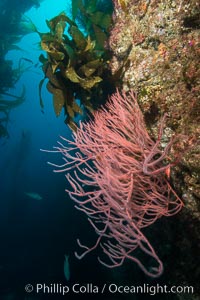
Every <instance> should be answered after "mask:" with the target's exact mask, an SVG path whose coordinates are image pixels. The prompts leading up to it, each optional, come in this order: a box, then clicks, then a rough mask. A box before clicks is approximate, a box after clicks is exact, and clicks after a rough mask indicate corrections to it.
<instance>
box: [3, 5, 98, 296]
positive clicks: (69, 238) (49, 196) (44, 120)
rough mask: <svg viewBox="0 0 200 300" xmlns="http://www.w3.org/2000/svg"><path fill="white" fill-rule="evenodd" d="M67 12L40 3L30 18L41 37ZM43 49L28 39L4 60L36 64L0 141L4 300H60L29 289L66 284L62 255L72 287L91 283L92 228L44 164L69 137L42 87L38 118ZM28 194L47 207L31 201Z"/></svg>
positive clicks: (24, 78) (36, 39)
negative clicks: (87, 253)
mask: <svg viewBox="0 0 200 300" xmlns="http://www.w3.org/2000/svg"><path fill="white" fill-rule="evenodd" d="M70 4H71V3H70V2H69V3H68V2H67V1H64V0H59V1H54V0H48V1H43V2H42V3H41V6H40V7H39V8H37V9H36V8H34V7H33V8H31V10H30V11H28V12H26V13H25V15H26V16H29V17H30V18H31V19H32V21H33V22H34V23H35V25H36V26H37V28H38V30H39V31H41V32H46V31H47V30H48V29H47V26H46V23H45V19H50V18H52V17H54V16H55V15H56V14H58V13H60V12H62V11H66V12H68V13H70ZM1 30H3V29H1ZM38 43H39V37H38V35H37V34H36V33H32V34H28V35H25V36H24V37H23V38H22V39H21V41H20V42H19V43H18V46H19V47H20V48H21V49H22V50H21V51H16V50H15V51H10V52H9V53H8V54H7V55H6V59H11V60H12V61H13V67H16V66H17V65H18V62H19V60H20V58H22V57H23V58H25V59H29V60H31V61H32V62H33V64H30V63H29V62H27V61H25V60H24V61H23V67H24V68H28V67H31V68H30V69H29V70H27V71H25V72H24V73H23V75H22V76H21V78H20V80H19V82H18V83H17V84H16V86H15V88H14V89H11V90H9V92H10V93H12V94H14V95H20V93H21V91H22V89H23V86H24V87H25V90H26V97H25V98H26V100H25V103H23V104H22V105H21V106H19V107H17V108H15V109H13V110H12V111H11V113H10V116H9V124H8V128H7V129H8V132H9V138H8V139H1V140H0V243H1V244H0V245H1V247H0V299H20V300H22V299H46V298H51V297H52V298H53V299H59V297H60V295H59V294H55V295H50V294H48V295H45V294H42V295H38V294H34V293H31V294H27V293H26V292H25V291H24V287H25V285H26V284H28V283H30V284H32V285H36V284H37V283H46V284H51V283H52V284H53V283H57V282H58V283H60V284H62V283H63V284H67V282H66V279H65V277H64V270H63V267H64V255H65V254H67V255H69V263H70V273H71V275H70V278H71V279H70V280H71V281H78V280H81V278H83V277H84V276H85V278H84V280H85V282H88V281H89V280H90V279H91V278H88V279H87V275H86V272H85V269H86V268H85V267H86V262H85V261H82V262H79V261H77V259H75V257H74V251H75V250H77V248H78V246H77V244H76V239H77V238H78V237H80V235H81V233H80V228H84V226H86V228H87V225H84V224H86V222H85V218H84V217H83V215H82V214H80V213H79V212H78V211H77V210H75V209H74V207H73V203H72V201H71V200H70V199H69V198H68V196H67V193H65V191H64V190H65V186H66V179H65V177H64V175H63V174H61V175H55V174H54V173H53V172H52V168H51V167H49V166H48V165H47V164H46V161H47V160H52V161H54V162H55V161H57V158H56V156H55V157H54V155H49V154H47V153H44V152H41V151H40V148H43V149H51V148H52V146H53V145H55V143H56V140H57V139H58V137H59V135H64V136H65V137H67V138H70V137H71V130H70V129H68V127H67V126H66V125H65V124H64V115H61V116H60V117H59V118H56V117H55V113H54V111H53V105H52V95H50V94H49V93H48V92H47V91H46V88H45V85H44V87H43V90H42V96H43V101H44V113H42V112H41V108H40V104H39V90H38V85H39V82H40V80H41V79H42V78H43V76H44V75H43V73H42V71H41V69H40V68H39V67H34V65H36V64H37V63H38V57H39V55H40V53H41V50H40V49H39V46H38ZM30 192H31V193H37V194H39V195H40V196H41V197H42V199H41V200H37V199H33V198H31V197H29V196H27V194H26V193H30ZM84 222H85V223H84ZM88 227H89V226H88ZM89 230H90V229H89ZM87 269H90V266H89V265H88V266H87ZM92 273H93V272H90V276H91V274H92ZM88 274H89V273H88ZM93 276H94V275H93ZM31 297H32V298H31ZM61 298H62V299H63V297H61Z"/></svg>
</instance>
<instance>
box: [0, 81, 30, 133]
mask: <svg viewBox="0 0 200 300" xmlns="http://www.w3.org/2000/svg"><path fill="white" fill-rule="evenodd" d="M24 101H25V87H24V86H23V89H22V92H21V95H19V96H17V95H13V94H10V93H8V92H4V93H2V94H1V95H0V138H5V137H7V138H8V137H9V133H8V130H7V125H8V122H9V113H10V110H11V109H13V108H15V107H17V106H19V105H21V104H22V103H23V102H24Z"/></svg>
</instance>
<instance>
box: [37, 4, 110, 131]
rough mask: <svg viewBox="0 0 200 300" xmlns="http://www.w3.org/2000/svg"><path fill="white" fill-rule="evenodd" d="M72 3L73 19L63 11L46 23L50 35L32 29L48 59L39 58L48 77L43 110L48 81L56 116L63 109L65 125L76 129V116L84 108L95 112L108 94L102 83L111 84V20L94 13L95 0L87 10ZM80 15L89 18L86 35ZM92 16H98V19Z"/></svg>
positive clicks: (106, 16) (41, 102)
mask: <svg viewBox="0 0 200 300" xmlns="http://www.w3.org/2000/svg"><path fill="white" fill-rule="evenodd" d="M72 2H73V4H72V15H73V20H71V19H70V18H69V17H68V16H67V15H66V14H65V13H63V12H62V13H61V14H59V15H58V16H55V17H54V18H52V19H51V20H47V21H46V23H47V26H48V28H49V30H50V31H49V32H47V33H40V32H38V30H37V29H36V28H35V26H34V25H32V28H33V29H34V30H35V32H37V33H38V34H39V36H40V38H41V42H40V45H41V48H42V50H44V51H45V52H46V54H47V57H45V56H44V55H43V54H42V55H40V57H39V60H40V62H41V63H42V70H43V72H44V75H45V77H44V78H43V79H42V80H41V81H40V83H39V99H40V106H41V109H42V110H44V102H43V100H42V95H41V90H42V86H43V84H44V82H45V79H47V80H48V82H47V90H48V91H49V92H50V93H51V94H52V95H53V107H54V112H55V114H56V116H59V115H60V114H61V111H62V109H64V113H65V115H66V120H65V122H66V123H67V124H68V125H69V126H70V127H71V128H72V129H75V128H76V123H75V122H74V117H75V116H76V115H77V114H82V113H83V109H84V108H86V109H88V110H89V111H93V109H94V106H97V104H98V103H100V102H101V99H102V96H103V93H104V92H105V90H104V84H103V82H104V81H105V80H106V81H109V76H110V73H109V69H108V59H109V57H110V54H109V53H108V51H107V50H105V49H104V42H105V39H106V38H107V30H108V27H109V26H110V23H111V17H110V16H109V15H107V14H106V13H103V12H101V11H98V12H97V11H93V9H94V1H93V2H92V3H93V4H92V6H91V7H89V6H86V7H84V6H83V2H82V1H77V0H76V1H72ZM78 13H79V14H80V13H81V15H83V16H84V19H87V22H86V23H87V24H85V29H88V28H89V29H90V30H85V32H84V31H81V30H80V29H79V26H78V25H77V23H76V22H75V18H76V17H77V15H78ZM92 14H94V15H96V14H97V15H96V17H97V18H96V19H95V18H94V17H93V15H92ZM91 26H92V29H91ZM77 99H78V100H80V105H78V104H77ZM94 102H95V105H94Z"/></svg>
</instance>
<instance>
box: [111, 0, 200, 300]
mask: <svg viewBox="0 0 200 300" xmlns="http://www.w3.org/2000/svg"><path fill="white" fill-rule="evenodd" d="M114 4H115V12H114V15H113V20H114V26H113V28H112V30H111V33H110V39H109V47H110V49H111V51H112V53H113V57H112V60H111V62H110V68H111V71H112V74H113V75H115V74H117V72H120V73H121V79H122V87H123V88H124V89H126V90H130V89H133V90H134V91H135V92H137V94H138V101H139V105H140V107H141V109H142V111H143V114H144V116H145V120H146V124H147V126H148V129H149V131H150V133H151V135H153V136H155V137H156V134H157V132H156V128H157V126H156V124H157V122H158V121H159V120H160V117H161V116H162V115H163V114H164V113H168V120H167V125H166V128H165V133H164V134H165V138H164V140H163V146H164V145H165V144H166V142H167V141H169V139H170V137H171V136H173V135H181V138H180V139H179V142H178V143H177V144H176V146H175V147H174V149H173V151H172V155H173V156H175V157H178V160H179V162H178V164H177V165H176V166H175V167H173V168H172V170H171V180H172V184H173V186H174V187H175V189H176V191H177V192H178V194H179V195H180V196H181V198H182V199H183V201H184V205H185V207H184V209H183V210H182V212H181V213H180V214H179V215H178V216H177V217H176V218H175V219H174V221H172V222H173V223H172V224H171V229H170V228H169V227H168V226H165V227H164V229H163V234H165V235H166V240H168V242H166V248H167V247H168V248H170V249H171V251H172V252H173V253H174V257H173V260H174V269H173V270H171V272H170V270H168V269H167V265H168V264H169V262H170V260H172V257H170V256H167V255H166V262H165V265H166V269H167V271H168V272H169V274H167V275H166V277H167V278H168V279H169V278H170V282H173V283H177V282H178V283H180V282H181V283H182V284H183V283H190V284H192V285H193V286H196V287H197V282H198V278H199V276H200V269H199V267H197V265H198V264H197V257H198V249H199V248H198V247H199V245H200V238H199V232H200V145H199V135H200V125H199V124H200V123H199V121H200V103H199V97H200V93H199V92H200V64H199V58H200V47H199V45H200V4H199V2H198V1H194V0H191V1H187V0H183V1H177V0H175V1H169V0H167V1H164V2H163V1H157V0H154V1H143V0H141V1H125V0H118V1H114ZM166 222H168V220H167V221H166ZM175 226H176V227H175ZM174 228H176V230H177V231H176V233H175V234H176V235H175V234H174V233H173V230H174ZM183 229H184V230H183ZM174 235H175V236H174ZM194 244H195V245H197V247H194ZM160 251H161V252H163V253H165V254H166V249H162V248H161V249H160ZM177 255H178V258H179V259H178V260H177ZM181 258H182V259H181ZM174 270H175V271H174ZM181 299H182V298H181Z"/></svg>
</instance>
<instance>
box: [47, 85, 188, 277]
mask: <svg viewBox="0 0 200 300" xmlns="http://www.w3.org/2000/svg"><path fill="white" fill-rule="evenodd" d="M93 117H94V118H93V120H90V121H89V122H88V123H86V124H85V123H80V128H78V129H77V132H76V133H74V140H73V141H69V140H66V139H65V138H63V137H61V139H62V141H59V142H58V146H56V147H55V150H53V152H60V154H61V155H62V158H63V160H64V164H62V165H56V164H52V163H51V165H53V166H54V167H56V168H55V170H54V171H55V172H66V178H67V180H68V182H69V183H70V185H71V189H68V190H67V192H68V193H69V195H70V197H71V198H72V199H73V200H74V201H75V202H76V207H77V208H78V209H79V210H81V211H83V212H84V213H86V215H87V216H88V220H89V222H90V223H91V225H92V227H93V228H94V230H95V232H96V233H97V235H98V238H97V241H96V243H95V244H94V246H92V247H87V246H84V245H82V244H81V242H80V241H79V240H78V244H79V246H80V247H81V248H83V250H84V251H83V253H82V254H81V255H78V254H77V253H76V257H77V258H79V259H81V258H83V257H84V256H85V255H86V254H87V253H89V252H90V251H92V250H93V249H95V248H96V247H98V246H100V247H101V248H102V250H103V252H104V254H105V255H107V259H106V261H105V260H102V258H100V257H98V260H99V261H100V262H101V264H103V265H104V266H107V267H110V268H113V267H117V266H120V265H122V264H123V262H124V260H125V259H130V260H132V261H134V262H135V263H136V264H138V266H139V267H140V268H141V269H142V270H143V271H144V273H145V274H147V275H148V276H150V277H157V276H159V275H161V273H162V271H163V264H162V262H161V260H160V259H159V257H158V256H157V254H156V252H155V250H154V249H153V247H152V246H151V244H150V242H149V241H148V239H147V238H146V237H145V236H144V234H143V233H142V229H143V228H144V227H147V226H150V225H151V224H153V223H154V222H155V221H156V220H157V219H158V218H160V217H162V216H172V215H174V214H176V213H177V212H178V211H179V210H180V209H181V207H182V205H183V203H182V201H181V200H180V198H179V197H178V196H177V194H176V193H175V191H174V190H173V189H172V187H171V186H170V184H169V182H168V178H167V176H166V173H167V172H166V171H167V170H169V168H170V164H169V163H168V164H164V162H163V160H164V159H166V156H167V153H168V151H169V149H170V148H171V146H172V144H173V142H174V139H173V138H172V139H171V140H170V142H169V143H168V144H167V146H166V147H165V149H164V150H161V147H160V144H161V138H162V133H163V127H164V122H165V118H166V116H164V117H163V118H162V120H161V125H160V128H159V134H158V138H157V141H153V139H152V138H151V137H150V136H149V134H148V132H147V129H146V127H145V122H144V119H143V115H142V112H141V110H140V108H139V105H138V103H137V100H136V97H135V95H134V93H133V92H130V93H129V94H128V95H127V94H126V93H125V92H122V94H120V93H119V92H118V91H117V92H116V93H115V94H113V95H112V96H111V98H110V99H109V101H108V103H107V105H106V107H105V108H102V109H101V110H99V111H97V112H95V113H94V116H93ZM136 249H137V250H141V251H142V253H144V254H146V255H147V256H149V257H151V258H153V259H154V260H155V266H153V267H150V268H148V267H145V263H144V262H142V260H143V259H141V258H140V259H139V256H140V255H139V256H138V255H136V254H135V253H136ZM142 257H143V256H142Z"/></svg>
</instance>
